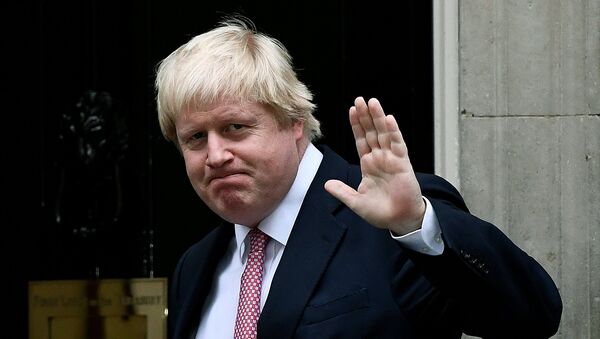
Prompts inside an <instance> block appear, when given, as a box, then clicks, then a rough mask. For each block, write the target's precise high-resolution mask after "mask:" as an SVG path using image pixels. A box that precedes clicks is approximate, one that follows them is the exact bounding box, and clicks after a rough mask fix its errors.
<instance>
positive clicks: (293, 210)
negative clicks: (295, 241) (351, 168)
mask: <svg viewBox="0 0 600 339" xmlns="http://www.w3.org/2000/svg"><path fill="white" fill-rule="evenodd" d="M321 160H323V154H322V153H321V152H320V151H319V150H318V149H317V148H316V147H315V146H314V145H313V144H308V147H307V148H306V151H305V152H304V156H302V160H301V161H300V165H299V166H298V173H297V174H296V178H295V179H294V182H293V183H292V187H290V190H289V191H288V193H287V194H286V195H285V197H284V198H283V200H281V202H280V203H279V205H278V206H277V207H276V208H275V210H274V211H273V212H272V213H271V214H270V215H268V216H267V217H266V218H265V219H263V221H261V222H260V223H259V224H258V228H259V229H260V230H261V231H263V232H264V233H266V234H267V235H268V236H269V237H271V239H272V240H275V241H277V242H278V243H280V244H282V245H283V246H285V245H286V244H287V241H288V238H289V237H290V234H291V233H292V228H293V227H294V222H295V221H296V217H297V216H298V212H299V211H300V207H301V206H302V202H303V201H304V197H305V196H306V192H308V188H309V187H310V184H311V183H312V180H313V179H314V177H315V175H316V174H317V170H318V169H319V165H320V164H321ZM249 232H250V228H249V227H246V226H244V225H239V224H235V240H236V243H237V248H238V250H239V252H238V253H239V255H240V258H243V255H244V249H245V246H244V240H245V239H246V235H248V233H249Z"/></svg>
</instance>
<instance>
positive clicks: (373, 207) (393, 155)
mask: <svg viewBox="0 0 600 339" xmlns="http://www.w3.org/2000/svg"><path fill="white" fill-rule="evenodd" d="M349 115H350V124H351V125H352V133H353V134H354V139H355V140H356V149H357V151H358V155H359V157H360V167H361V171H362V176H363V177H362V180H361V182H360V185H359V186H358V189H357V190H354V189H353V188H351V187H350V186H348V185H346V184H345V183H343V182H341V181H339V180H329V181H327V182H326V183H325V189H326V190H327V192H329V193H330V194H332V195H333V196H334V197H336V198H337V199H339V200H340V201H341V202H343V203H344V204H346V206H348V207H349V208H350V209H352V210H353V211H354V212H355V213H356V214H358V215H359V216H361V217H362V218H363V219H365V220H367V221H368V222H369V223H370V224H372V225H374V226H376V227H379V228H386V229H389V230H391V231H392V232H394V233H395V234H397V235H404V234H407V233H410V232H412V231H414V230H416V229H419V228H420V227H421V223H422V222H423V215H424V214H425V206H426V205H425V202H424V201H423V198H422V196H421V189H420V187H419V183H418V182H417V178H416V177H415V174H414V171H413V168H412V165H411V164H410V160H409V158H408V150H407V148H406V144H405V143H404V139H403V138H402V133H400V128H398V123H397V122H396V119H394V116H392V115H388V116H386V115H385V113H384V111H383V108H382V107H381V104H380V103H379V101H378V100H377V99H375V98H372V99H370V100H369V103H368V104H367V103H366V102H365V100H364V99H363V98H362V97H358V98H356V100H355V101H354V106H352V107H350V112H349Z"/></svg>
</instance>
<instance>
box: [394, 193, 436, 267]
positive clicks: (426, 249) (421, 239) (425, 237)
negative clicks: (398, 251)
mask: <svg viewBox="0 0 600 339" xmlns="http://www.w3.org/2000/svg"><path fill="white" fill-rule="evenodd" d="M423 200H425V204H426V208H425V216H424V217H423V224H422V225H421V228H420V229H418V230H416V231H413V232H410V233H408V234H405V235H402V236H395V235H394V234H393V233H392V232H391V231H390V235H391V236H392V238H394V239H395V240H397V241H398V242H400V243H401V244H402V246H404V247H406V248H409V249H411V250H413V251H416V252H419V253H423V254H428V255H440V254H442V252H444V242H443V241H442V230H441V229H440V224H439V222H438V219H437V216H436V215H435V211H434V210H433V206H431V203H430V202H429V200H427V198H425V197H423Z"/></svg>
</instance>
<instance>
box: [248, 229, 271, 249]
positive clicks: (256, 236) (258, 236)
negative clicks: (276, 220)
mask: <svg viewBox="0 0 600 339" xmlns="http://www.w3.org/2000/svg"><path fill="white" fill-rule="evenodd" d="M248 236H249V237H250V252H263V251H264V250H265V248H266V247H267V242H269V239H270V238H269V236H268V235H266V234H265V233H264V232H263V231H261V230H259V229H258V228H253V229H252V230H251V231H250V233H248Z"/></svg>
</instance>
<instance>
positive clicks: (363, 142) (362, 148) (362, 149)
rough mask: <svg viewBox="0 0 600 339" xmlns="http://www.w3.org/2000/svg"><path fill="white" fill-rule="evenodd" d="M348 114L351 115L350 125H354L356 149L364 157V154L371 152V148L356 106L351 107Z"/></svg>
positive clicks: (353, 132)
mask: <svg viewBox="0 0 600 339" xmlns="http://www.w3.org/2000/svg"><path fill="white" fill-rule="evenodd" d="M348 115H349V117H350V126H352V134H353V135H354V140H355V142H356V151H357V152H358V156H359V157H361V158H362V156H363V155H365V154H367V153H369V152H371V148H370V147H369V144H368V143H367V139H366V136H365V130H364V129H363V128H362V126H361V125H360V121H359V119H358V113H357V112H356V107H355V106H352V107H350V110H349V112H348Z"/></svg>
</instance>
